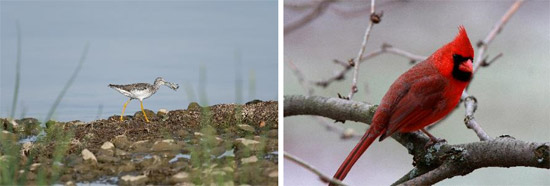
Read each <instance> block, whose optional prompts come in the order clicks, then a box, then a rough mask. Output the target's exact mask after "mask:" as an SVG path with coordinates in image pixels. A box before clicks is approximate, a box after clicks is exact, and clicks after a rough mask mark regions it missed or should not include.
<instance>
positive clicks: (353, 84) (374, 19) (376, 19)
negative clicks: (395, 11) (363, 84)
mask: <svg viewBox="0 0 550 186" xmlns="http://www.w3.org/2000/svg"><path fill="white" fill-rule="evenodd" d="M374 4H375V0H371V7H370V15H371V16H370V22H369V25H368V26H367V29H366V30H365V35H364V36H363V42H362V43H361V49H359V54H357V58H355V65H354V68H353V79H352V80H351V90H350V93H349V94H348V97H347V98H348V99H352V98H353V95H354V94H355V93H357V79H358V77H359V64H360V62H361V60H362V58H363V53H365V49H366V48H367V42H368V40H369V36H370V31H371V29H372V26H373V25H374V24H376V23H378V22H380V16H381V15H376V14H375V13H374V8H375V7H374Z"/></svg>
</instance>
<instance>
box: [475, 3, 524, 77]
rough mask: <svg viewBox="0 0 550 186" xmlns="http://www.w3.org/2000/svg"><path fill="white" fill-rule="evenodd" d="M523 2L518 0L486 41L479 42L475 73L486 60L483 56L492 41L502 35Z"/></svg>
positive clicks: (494, 27)
mask: <svg viewBox="0 0 550 186" xmlns="http://www.w3.org/2000/svg"><path fill="white" fill-rule="evenodd" d="M523 1H524V0H517V1H516V2H515V3H514V4H513V5H512V6H511V7H510V9H508V11H507V12H506V13H505V14H504V16H502V18H500V21H499V22H497V23H496V24H495V26H493V29H492V30H491V31H490V32H489V34H488V35H487V37H485V39H483V40H482V41H479V42H478V43H477V46H478V47H479V50H478V52H477V56H478V57H477V59H476V61H475V62H474V73H475V72H477V70H478V69H479V67H480V66H481V64H482V61H483V59H484V58H483V54H485V51H486V50H487V47H488V45H489V43H491V41H493V39H495V37H496V35H497V34H498V33H500V31H501V30H502V28H503V27H504V25H505V24H506V22H508V20H510V17H512V15H514V13H516V11H517V10H518V8H519V7H520V6H521V4H522V3H523ZM486 64H489V63H486Z"/></svg>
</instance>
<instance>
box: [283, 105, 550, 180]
mask: <svg viewBox="0 0 550 186" xmlns="http://www.w3.org/2000/svg"><path fill="white" fill-rule="evenodd" d="M376 108H377V106H376V105H370V104H367V103H363V102H356V101H352V100H344V99H339V98H327V97H321V96H302V95H286V96H284V117H289V116H297V115H316V116H323V117H327V118H331V119H334V120H351V121H357V122H362V123H370V122H371V120H372V117H373V116H374V112H375V111H376ZM392 138H393V139H395V140H396V141H398V142H399V143H401V144H402V145H403V146H404V147H406V148H407V150H408V151H409V153H410V154H412V155H413V156H414V158H413V159H414V163H413V165H414V166H415V168H414V169H413V170H412V171H410V172H409V173H407V175H405V176H403V178H401V179H399V180H398V181H397V182H396V183H395V184H400V183H404V184H405V185H409V184H413V185H418V184H420V185H429V184H433V183H437V182H439V181H441V180H443V179H446V178H451V177H454V176H457V175H465V174H468V173H470V172H472V171H473V170H475V169H479V168H484V167H515V166H526V167H538V168H546V169H549V168H550V148H549V146H550V142H544V143H535V142H524V141H521V140H516V139H513V138H511V137H509V136H501V137H499V138H497V139H488V140H485V141H479V142H472V143H468V144H458V145H448V144H444V143H443V144H442V143H438V144H435V145H433V146H431V147H429V148H428V149H426V148H425V144H426V143H427V142H428V141H429V139H428V138H427V137H426V136H424V135H423V134H421V133H419V132H413V133H396V134H394V135H392Z"/></svg>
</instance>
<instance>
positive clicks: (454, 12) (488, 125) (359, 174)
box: [284, 0, 550, 185]
mask: <svg viewBox="0 0 550 186" xmlns="http://www.w3.org/2000/svg"><path fill="white" fill-rule="evenodd" d="M305 2H311V1H305V0H304V1H289V0H287V1H285V4H286V5H294V4H300V3H305ZM512 4H513V1H452V2H438V1H389V2H388V1H377V5H380V6H378V7H377V9H376V11H377V12H380V11H383V12H384V15H383V17H382V22H381V23H380V24H377V25H374V28H373V30H372V32H371V37H370V40H369V42H368V44H367V50H366V53H368V52H371V51H373V50H375V49H378V48H379V47H380V46H381V45H382V43H389V44H391V45H393V46H394V47H397V48H401V49H404V50H407V51H409V52H412V53H415V54H418V55H424V56H428V55H430V54H431V53H432V52H434V51H435V50H436V49H438V48H439V47H441V46H442V45H444V44H446V43H447V42H449V41H451V40H452V39H453V38H454V37H455V35H456V34H457V31H458V29H457V27H458V26H459V25H464V26H465V27H466V30H467V32H468V35H469V37H470V40H471V42H472V43H473V44H474V45H475V43H477V41H479V40H481V39H483V38H485V36H486V35H487V34H488V33H489V31H490V30H491V28H492V27H493V25H494V24H495V23H496V22H497V21H498V20H500V18H501V17H502V15H504V13H505V12H506V11H507V10H508V8H509V7H510V6H511V5H512ZM366 5H370V1H360V2H359V1H354V2H337V3H333V4H331V5H329V7H328V8H327V10H326V12H324V13H323V14H322V15H320V16H319V17H318V18H317V19H315V20H314V21H312V22H310V23H309V24H307V25H305V26H303V27H302V28H300V29H297V30H295V31H293V32H290V33H287V34H286V35H285V38H284V42H285V46H284V61H285V68H284V70H285V71H284V83H285V90H284V94H285V95H295V94H301V95H305V94H306V91H305V90H304V89H303V88H302V87H301V86H300V85H299V83H298V81H297V78H296V76H295V75H294V74H293V72H292V71H291V70H290V68H289V67H288V64H287V63H286V62H287V61H292V62H293V63H294V64H295V65H296V66H297V67H298V68H299V69H301V71H302V72H303V73H304V75H305V76H306V78H307V79H309V80H320V79H324V78H328V77H329V76H331V75H332V74H333V73H334V72H336V71H339V70H340V69H341V68H342V67H341V66H340V65H337V64H334V63H333V62H332V60H333V59H339V60H343V61H346V60H348V59H350V58H355V57H356V55H357V53H358V51H359V47H360V45H361V41H362V37H363V34H364V30H365V28H366V27H367V24H368V21H369V20H368V15H369V13H368V12H370V8H368V6H366ZM549 8H550V2H549V1H527V2H525V3H524V4H523V5H522V7H520V9H519V10H518V11H517V12H516V14H515V15H513V17H512V18H511V19H510V21H509V22H508V23H507V25H506V26H505V27H504V29H503V30H502V32H501V33H500V34H499V35H497V37H496V39H495V40H493V42H492V43H491V44H490V46H489V49H488V54H489V55H490V58H492V57H493V56H495V55H497V54H498V53H500V52H502V53H503V54H504V55H503V56H502V57H501V58H500V59H498V61H496V62H495V63H494V64H492V65H491V66H489V67H487V68H481V69H480V70H479V71H478V72H477V73H476V74H475V76H474V80H473V82H472V83H471V86H470V89H469V93H470V94H471V95H474V96H476V97H477V99H478V101H479V105H478V110H477V112H476V113H475V117H476V120H477V121H478V122H479V123H480V124H481V125H482V127H483V128H484V129H485V130H486V131H487V132H488V133H489V135H491V136H492V137H497V136H499V135H502V134H509V135H511V136H513V137H515V138H517V139H521V140H525V141H537V142H542V141H549V140H550V137H549V136H550V135H549V134H550V116H549V114H548V113H550V96H549V95H550V83H549V80H550V63H549V62H550V24H549V21H550V14H549ZM310 10H311V9H308V8H307V7H306V8H299V9H297V8H289V6H287V7H285V15H284V19H285V20H284V22H285V25H288V24H290V23H292V22H293V21H295V20H298V19H299V18H300V17H302V16H304V15H305V14H307V13H308V12H309V11H310ZM474 51H475V52H477V48H476V47H475V46H474ZM476 55H477V53H476ZM477 57H480V56H475V58H477ZM410 67H411V65H410V64H409V60H408V59H405V58H402V57H399V56H396V55H393V54H383V55H381V56H379V57H376V58H373V59H371V60H369V61H367V62H365V63H362V65H361V66H360V74H359V80H358V81H359V82H358V86H359V92H358V93H357V94H356V95H355V97H354V98H353V99H354V100H356V101H366V102H368V103H372V104H378V103H379V101H380V99H381V98H382V96H383V95H384V93H385V92H386V91H387V89H388V88H389V86H390V85H391V83H392V82H393V81H394V80H395V79H396V78H397V77H398V76H399V75H400V74H402V73H403V72H405V71H406V70H407V69H409V68H410ZM351 76H352V73H351V71H350V73H348V74H347V75H346V79H345V80H344V81H342V82H337V83H334V84H332V85H330V86H329V87H328V88H326V89H322V88H318V87H316V88H315V91H316V92H315V94H316V95H321V96H328V97H336V94H337V93H341V94H343V95H347V94H348V93H349V89H350V86H351V78H350V77H351ZM463 119H464V107H463V106H462V105H461V106H460V108H458V110H457V111H455V112H454V113H453V114H452V115H451V116H450V117H449V118H448V119H447V120H445V121H444V122H443V123H442V124H440V125H439V126H437V127H435V128H434V129H433V130H432V134H434V135H436V136H437V137H440V138H445V139H447V141H448V142H449V143H451V144H460V143H469V142H473V141H478V140H479V139H478V138H477V136H476V135H475V133H474V132H473V131H471V130H469V129H467V128H466V127H465V126H464V123H463ZM284 122H285V127H284V134H285V135H284V147H285V151H286V152H289V153H292V154H294V155H296V156H298V157H299V158H302V159H303V160H305V161H306V162H308V163H310V164H312V165H313V166H315V167H317V168H318V169H319V170H320V171H321V172H323V173H325V174H327V175H329V176H332V175H333V174H334V172H335V171H336V170H337V169H338V167H339V165H340V163H342V161H343V160H344V159H345V157H346V156H347V155H348V153H349V152H350V151H351V149H352V148H353V147H354V146H355V145H356V143H357V142H358V139H351V140H342V139H340V135H339V134H338V133H335V132H331V131H327V130H326V129H325V127H324V126H323V125H321V124H319V123H316V121H315V120H312V119H311V118H310V117H308V116H300V117H288V118H285V120H284ZM328 122H329V123H332V122H333V121H330V120H329V121H328ZM334 125H336V126H337V127H342V128H353V129H355V130H356V132H357V133H360V134H362V133H363V132H364V131H365V130H366V128H367V126H366V125H364V124H360V123H354V122H349V121H348V122H346V123H345V124H343V125H342V124H340V123H337V124H334ZM311 134H315V135H311ZM411 164H412V156H411V155H409V154H408V153H407V151H406V149H405V148H403V147H402V146H401V145H400V144H398V143H397V142H396V141H394V140H392V139H388V140H384V141H383V142H375V143H373V145H371V147H370V148H369V149H368V150H367V152H365V154H363V156H362V157H361V158H360V159H359V161H358V162H357V163H356V164H355V166H354V167H353V169H352V170H351V172H350V173H349V174H348V176H347V178H346V179H345V183H348V184H350V185H389V184H391V183H393V182H394V181H396V180H397V179H399V178H400V177H401V176H403V175H404V174H406V173H407V172H408V171H410V170H411V169H412V165H411ZM284 165H285V167H284V172H285V185H320V184H322V182H321V181H320V180H319V178H318V177H317V176H315V175H314V174H312V173H310V172H309V171H307V170H306V169H304V168H302V167H299V166H297V165H296V164H295V163H293V162H290V161H287V160H285V162H284ZM549 177H550V171H548V170H546V169H537V168H521V167H514V168H484V169H478V170H475V171H474V172H473V173H470V174H468V175H466V176H458V177H454V178H452V179H447V180H444V181H442V182H440V183H439V184H440V185H550V179H548V178H549Z"/></svg>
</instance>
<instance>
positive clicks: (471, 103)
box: [462, 92, 492, 141]
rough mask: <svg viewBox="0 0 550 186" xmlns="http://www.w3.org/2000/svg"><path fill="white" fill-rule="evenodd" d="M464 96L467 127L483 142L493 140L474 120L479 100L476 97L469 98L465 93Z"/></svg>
mask: <svg viewBox="0 0 550 186" xmlns="http://www.w3.org/2000/svg"><path fill="white" fill-rule="evenodd" d="M462 96H466V97H463V100H464V107H466V117H465V118H464V124H466V127H468V128H469V129H472V130H473V131H474V132H475V133H476V134H477V137H479V139H480V140H481V141H487V140H492V138H491V137H490V136H489V135H488V134H487V133H486V132H485V130H483V128H481V126H480V125H479V124H478V123H477V122H476V120H475V118H474V113H475V111H476V109H477V99H476V98H475V97H474V96H469V95H468V93H466V92H464V93H463V94H462Z"/></svg>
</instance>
